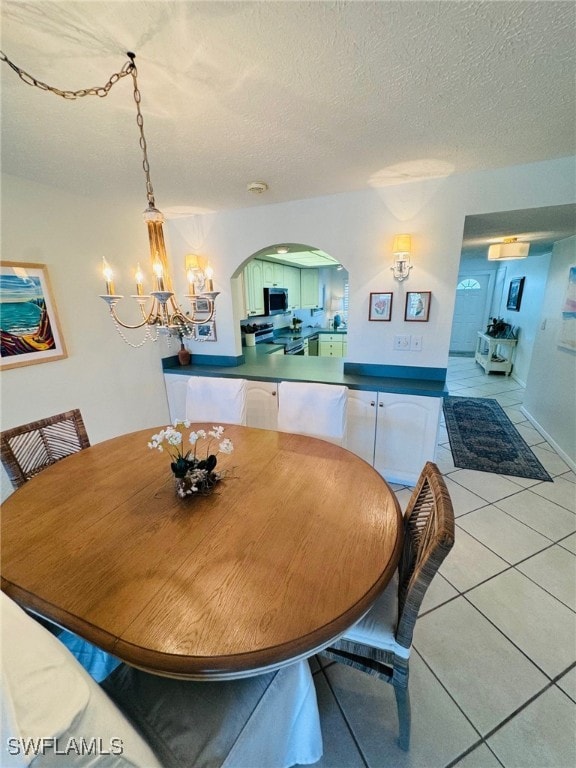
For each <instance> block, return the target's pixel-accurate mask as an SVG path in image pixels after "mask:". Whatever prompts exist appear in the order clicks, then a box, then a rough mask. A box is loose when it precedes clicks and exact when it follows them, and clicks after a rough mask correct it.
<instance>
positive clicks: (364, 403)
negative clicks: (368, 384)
mask: <svg viewBox="0 0 576 768" xmlns="http://www.w3.org/2000/svg"><path fill="white" fill-rule="evenodd" d="M376 402H377V395H376V392H364V391H360V390H356V389H349V390H348V403H347V410H346V443H345V446H344V447H345V448H348V450H349V451H352V453H355V454H356V455H357V456H360V457H361V458H362V459H364V461H367V462H368V464H370V465H372V464H373V463H374V438H375V436H376Z"/></svg>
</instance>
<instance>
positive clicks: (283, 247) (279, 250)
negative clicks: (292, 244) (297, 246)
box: [276, 245, 290, 253]
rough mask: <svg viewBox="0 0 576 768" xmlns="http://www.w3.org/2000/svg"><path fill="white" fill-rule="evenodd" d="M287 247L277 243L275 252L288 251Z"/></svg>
mask: <svg viewBox="0 0 576 768" xmlns="http://www.w3.org/2000/svg"><path fill="white" fill-rule="evenodd" d="M289 250H290V249H289V248H288V246H286V245H279V246H278V248H276V253H288V252H289Z"/></svg>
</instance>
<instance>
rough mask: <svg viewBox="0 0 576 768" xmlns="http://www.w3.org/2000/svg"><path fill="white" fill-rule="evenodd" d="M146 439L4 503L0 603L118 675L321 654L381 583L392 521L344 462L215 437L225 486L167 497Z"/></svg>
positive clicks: (330, 450)
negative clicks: (31, 616)
mask: <svg viewBox="0 0 576 768" xmlns="http://www.w3.org/2000/svg"><path fill="white" fill-rule="evenodd" d="M200 426H203V427H206V428H207V429H210V428H211V425H193V428H198V427H200ZM154 431H158V430H153V429H146V430H143V431H141V432H135V433H132V434H129V435H124V436H122V437H118V438H114V439H113V440H108V441H106V442H103V443H99V444H98V445H95V446H92V447H91V448H88V449H86V450H83V451H80V452H79V453H76V454H74V455H72V456H70V457H68V458H66V459H63V460H62V461H60V462H58V463H57V464H55V465H54V466H52V467H50V468H48V469H46V470H44V471H43V472H42V473H41V474H40V475H38V476H37V477H35V478H34V479H32V480H31V481H29V482H28V483H26V484H25V485H24V486H22V487H21V488H20V489H19V490H18V491H16V492H15V493H14V494H13V495H12V496H10V497H9V498H8V499H7V500H6V502H5V503H4V505H3V510H2V561H1V562H2V589H3V590H4V591H5V592H6V593H7V594H8V595H10V596H11V597H12V598H13V599H14V600H16V601H17V602H19V603H20V604H21V605H23V606H25V607H28V608H31V609H33V610H36V611H38V612H39V613H41V614H43V615H44V616H47V617H49V618H51V619H53V620H54V621H56V622H58V623H59V624H61V625H63V626H64V627H67V628H68V629H71V630H72V631H74V632H77V633H78V634H79V635H81V636H82V637H84V638H85V639H87V640H89V641H91V642H93V643H95V644H96V645H98V646H99V647H101V648H103V649H105V650H106V651H109V652H110V653H112V654H114V655H115V656H117V657H118V658H120V659H122V660H123V661H125V662H127V663H128V664H132V665H133V666H136V667H140V668H142V669H145V670H147V671H149V672H154V673H156V674H163V675H170V676H182V677H188V678H213V679H224V678H226V677H241V676H244V675H250V674H256V673H257V672H258V671H262V670H263V669H264V668H275V667H278V666H282V664H285V663H287V662H288V661H290V660H294V659H296V658H301V657H305V656H309V655H311V654H312V653H314V652H315V651H316V650H318V649H319V648H321V647H325V646H326V645H328V644H329V643H330V641H331V640H334V639H335V638H336V637H337V636H338V635H339V634H341V633H342V632H343V631H344V630H345V629H347V628H348V627H349V626H351V625H352V624H353V623H354V622H355V621H357V620H358V619H359V618H360V617H361V616H362V615H363V614H364V613H365V612H366V610H367V609H368V608H369V607H370V605H371V604H372V603H373V602H374V600H375V598H376V597H377V596H378V594H379V593H380V592H381V591H382V590H383V589H384V587H385V586H386V584H387V583H388V581H389V580H390V578H391V577H392V575H393V572H394V570H395V568H396V566H397V563H398V558H399V556H400V550H401V546H402V525H401V513H400V509H399V506H398V503H397V500H396V497H395V495H394V493H393V492H392V491H391V490H390V488H389V487H388V486H387V485H386V483H385V481H384V480H383V479H382V478H381V477H380V476H379V475H378V474H377V473H376V472H375V471H374V469H372V467H370V466H369V465H368V464H367V463H366V462H364V461H363V460H362V459H360V458H359V457H357V456H355V455H354V454H352V453H350V452H349V451H346V450H344V449H343V448H340V447H338V446H336V445H332V444H331V443H327V442H325V441H322V440H316V439H314V438H309V437H304V436H301V435H292V434H285V433H281V432H273V431H268V430H261V429H253V428H249V427H240V426H232V425H230V426H227V427H226V430H225V433H224V437H229V438H231V439H232V441H233V443H234V452H233V453H232V454H231V455H227V456H225V455H222V454H221V455H220V457H219V462H218V469H223V468H226V467H227V468H234V473H233V476H229V477H226V478H225V479H223V480H222V481H221V482H220V483H219V484H218V485H217V486H216V491H215V492H214V493H213V494H212V495H210V496H203V497H198V498H196V497H193V498H187V499H180V498H178V497H177V495H176V493H175V489H174V478H173V475H172V472H171V471H170V467H169V458H168V456H167V455H166V454H165V453H160V452H158V451H152V450H150V449H149V448H148V447H147V443H148V440H149V439H150V437H151V435H152V434H153V432H154Z"/></svg>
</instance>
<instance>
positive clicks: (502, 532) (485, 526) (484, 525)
mask: <svg viewBox="0 0 576 768" xmlns="http://www.w3.org/2000/svg"><path fill="white" fill-rule="evenodd" d="M458 526H459V527H460V528H463V529H464V530H465V531H467V532H468V533H469V534H470V535H471V536H474V538H475V539H478V541H480V542H481V543H482V544H484V546H486V547H488V549H491V550H492V551H493V552H495V553H496V554H497V555H499V556H500V557H501V558H503V559H504V560H506V562H508V563H511V564H513V563H518V562H520V560H525V559H526V558H527V557H530V555H534V554H536V552H539V551H540V550H542V549H545V548H546V547H549V546H550V539H547V538H545V537H544V536H542V535H541V534H539V533H537V532H536V531H533V530H532V529H531V528H528V526H526V525H524V524H523V523H521V522H519V521H518V520H516V519H515V518H514V517H511V516H510V515H507V514H506V512H503V511H502V510H501V509H498V507H496V506H489V507H484V509H479V510H476V511H475V512H470V514H469V515H464V516H463V517H461V518H459V519H458Z"/></svg>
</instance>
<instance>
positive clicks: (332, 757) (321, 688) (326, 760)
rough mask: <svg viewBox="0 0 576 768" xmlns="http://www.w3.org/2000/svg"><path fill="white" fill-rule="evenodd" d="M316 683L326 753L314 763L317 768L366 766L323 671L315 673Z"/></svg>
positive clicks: (357, 767) (358, 767)
mask: <svg viewBox="0 0 576 768" xmlns="http://www.w3.org/2000/svg"><path fill="white" fill-rule="evenodd" d="M314 685H315V687H316V697H317V699H318V709H319V711H320V728H321V730H322V741H323V744H324V753H323V755H322V758H321V759H320V760H319V761H318V762H317V763H314V766H315V768H343V766H346V767H347V768H348V766H350V768H364V761H363V760H362V756H361V755H360V752H359V751H358V748H357V746H356V744H355V743H354V739H353V738H352V734H351V733H350V729H349V728H348V726H347V725H346V721H345V720H344V718H343V717H342V712H341V711H340V708H339V707H338V704H337V702H336V699H335V698H334V694H333V693H332V691H331V690H330V686H329V685H328V683H327V682H326V678H325V677H324V674H323V673H322V672H321V673H320V674H318V675H314Z"/></svg>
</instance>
